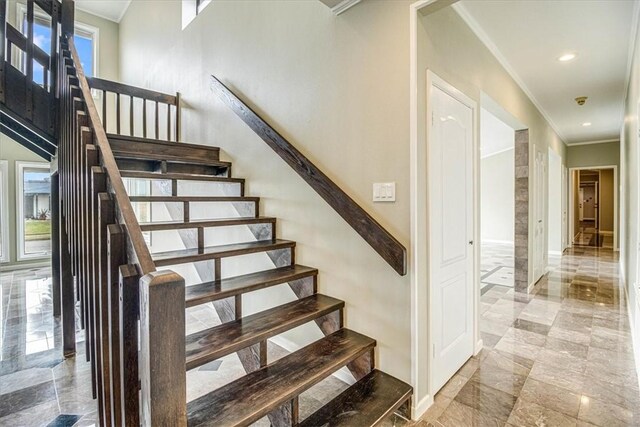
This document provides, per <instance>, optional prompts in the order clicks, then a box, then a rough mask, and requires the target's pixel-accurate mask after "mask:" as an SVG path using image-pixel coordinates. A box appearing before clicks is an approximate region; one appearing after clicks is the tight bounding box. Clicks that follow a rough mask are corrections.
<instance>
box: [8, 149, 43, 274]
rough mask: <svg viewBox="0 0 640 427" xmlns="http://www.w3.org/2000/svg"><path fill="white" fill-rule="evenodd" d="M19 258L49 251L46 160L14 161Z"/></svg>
mask: <svg viewBox="0 0 640 427" xmlns="http://www.w3.org/2000/svg"><path fill="white" fill-rule="evenodd" d="M16 168H17V170H16V182H17V193H16V199H17V200H16V202H17V203H16V204H17V206H18V215H17V218H16V221H17V223H18V224H17V225H18V227H17V229H18V261H20V260H25V259H33V258H45V257H47V256H49V254H51V174H50V172H49V164H48V163H27V162H16Z"/></svg>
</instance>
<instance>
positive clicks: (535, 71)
mask: <svg viewBox="0 0 640 427" xmlns="http://www.w3.org/2000/svg"><path fill="white" fill-rule="evenodd" d="M636 3H637V2H635V1H633V0H615V1H612V0H608V1H600V0H581V1H569V0H566V1H557V0H553V1H549V0H538V1H527V0H510V1H503V0H483V1H479V0H462V1H461V2H459V3H457V4H456V5H455V6H454V7H455V9H456V10H457V11H458V13H460V15H461V16H462V17H463V18H464V19H465V20H466V21H467V23H468V24H469V26H470V27H471V28H472V29H473V30H474V31H475V32H476V34H477V35H478V36H479V37H480V38H481V39H482V40H483V42H484V43H485V44H486V45H487V47H489V49H491V50H492V51H493V53H494V55H496V57H497V58H498V59H499V60H500V61H501V62H502V63H503V65H504V66H505V68H506V69H507V70H508V71H509V72H510V73H511V74H512V76H513V77H514V78H515V80H516V81H518V83H519V84H520V86H521V87H522V88H523V89H524V90H525V92H527V93H528V95H529V97H530V98H532V100H533V101H534V103H536V104H537V106H538V108H539V109H540V110H541V111H542V113H543V114H544V115H545V116H546V118H547V120H548V121H549V122H551V124H552V126H553V127H554V128H555V129H556V131H557V132H558V133H559V134H560V137H561V138H562V139H563V140H564V141H565V142H566V143H567V144H571V143H576V142H585V141H600V140H610V139H617V138H619V135H620V127H621V125H622V115H623V101H624V96H625V91H626V84H627V80H628V69H629V63H628V62H629V56H630V55H629V49H630V44H631V40H632V30H631V29H632V27H633V26H634V25H632V24H634V22H633V21H634V16H636V17H637V12H638V6H637V4H636ZM636 19H637V18H636ZM567 52H575V53H577V55H578V56H577V57H576V59H574V60H572V61H569V62H560V61H558V60H557V58H558V57H560V56H561V55H562V54H564V53H567ZM578 96H588V97H589V99H588V100H587V103H586V104H585V105H584V106H581V107H580V106H578V105H577V104H576V102H575V101H574V98H576V97H578ZM584 122H591V123H592V125H591V126H589V127H584V126H582V123H584Z"/></svg>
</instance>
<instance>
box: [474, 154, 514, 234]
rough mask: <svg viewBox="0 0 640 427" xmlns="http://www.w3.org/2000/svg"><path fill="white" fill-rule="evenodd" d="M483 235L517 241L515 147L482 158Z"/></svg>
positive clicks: (481, 203)
mask: <svg viewBox="0 0 640 427" xmlns="http://www.w3.org/2000/svg"><path fill="white" fill-rule="evenodd" d="M480 167H481V169H482V174H481V178H480V179H481V188H480V194H481V202H480V205H481V212H480V215H481V218H480V222H481V224H482V225H481V237H482V241H483V242H490V241H495V242H504V243H513V238H514V237H513V235H514V216H515V189H514V187H515V169H514V167H515V166H514V150H513V148H511V149H509V150H507V151H503V152H501V153H498V154H494V155H491V156H489V157H484V158H482V160H481V165H480Z"/></svg>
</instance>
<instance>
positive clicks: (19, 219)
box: [16, 161, 51, 261]
mask: <svg viewBox="0 0 640 427" xmlns="http://www.w3.org/2000/svg"><path fill="white" fill-rule="evenodd" d="M29 168H31V169H33V168H38V169H43V170H46V171H47V172H49V171H50V170H51V166H50V165H49V163H44V162H20V161H16V207H17V210H16V230H17V231H18V235H17V236H16V243H17V246H18V247H17V251H16V255H17V259H18V261H26V260H33V259H45V258H50V257H51V252H38V253H34V254H26V253H25V252H24V244H25V240H24V221H23V217H24V214H23V211H24V196H23V192H24V183H23V179H22V175H23V174H24V170H25V169H29Z"/></svg>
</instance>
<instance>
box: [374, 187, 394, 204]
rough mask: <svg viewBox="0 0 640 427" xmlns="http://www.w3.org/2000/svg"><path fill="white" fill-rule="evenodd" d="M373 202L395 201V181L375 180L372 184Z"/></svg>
mask: <svg viewBox="0 0 640 427" xmlns="http://www.w3.org/2000/svg"><path fill="white" fill-rule="evenodd" d="M373 201H374V202H395V201H396V183H395V182H375V183H374V184H373Z"/></svg>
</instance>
